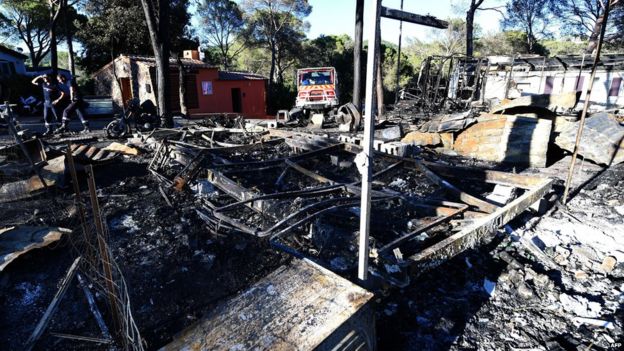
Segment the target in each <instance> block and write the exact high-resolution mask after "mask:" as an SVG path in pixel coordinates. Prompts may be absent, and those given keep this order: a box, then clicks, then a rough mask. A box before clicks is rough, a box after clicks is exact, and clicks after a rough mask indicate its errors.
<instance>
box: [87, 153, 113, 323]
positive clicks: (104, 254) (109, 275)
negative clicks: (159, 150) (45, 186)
mask: <svg viewBox="0 0 624 351" xmlns="http://www.w3.org/2000/svg"><path fill="white" fill-rule="evenodd" d="M85 170H86V172H87V180H88V184H89V196H90V197H91V206H92V208H93V220H94V222H95V231H96V233H97V243H98V250H99V255H100V259H101V260H102V273H103V275H104V279H105V286H106V295H107V297H108V305H109V308H110V311H111V316H112V320H113V325H114V327H115V328H114V330H115V332H118V331H119V330H120V327H121V323H120V316H119V308H118V305H117V300H116V296H117V292H116V288H115V283H114V281H113V270H112V265H111V261H110V256H109V252H108V248H107V246H106V242H105V241H104V240H105V238H106V236H105V235H106V234H105V231H104V222H103V221H102V216H101V214H100V204H99V202H98V198H97V189H96V187H95V178H94V174H93V166H92V165H88V166H87V167H85Z"/></svg>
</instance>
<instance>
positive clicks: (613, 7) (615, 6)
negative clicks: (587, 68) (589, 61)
mask: <svg viewBox="0 0 624 351" xmlns="http://www.w3.org/2000/svg"><path fill="white" fill-rule="evenodd" d="M607 3H608V4H609V12H610V16H611V18H613V19H614V20H615V21H614V22H613V23H614V24H617V22H618V21H620V22H621V21H622V17H623V12H624V10H622V1H620V0H604V1H600V6H599V7H598V11H597V13H599V16H598V17H597V18H596V21H595V22H594V25H593V28H592V32H591V35H590V36H589V43H588V44H587V48H586V49H585V52H586V53H592V52H593V51H594V50H595V49H596V47H597V46H598V38H599V37H600V31H601V30H602V26H607V27H606V30H607V31H608V30H609V24H608V23H604V22H605V20H604V15H605V6H606V5H607ZM615 29H616V30H615V31H613V32H611V33H610V35H609V36H605V38H604V40H605V41H606V42H611V41H613V40H614V39H619V40H620V41H622V32H621V31H620V30H618V29H621V28H615ZM605 33H607V32H605Z"/></svg>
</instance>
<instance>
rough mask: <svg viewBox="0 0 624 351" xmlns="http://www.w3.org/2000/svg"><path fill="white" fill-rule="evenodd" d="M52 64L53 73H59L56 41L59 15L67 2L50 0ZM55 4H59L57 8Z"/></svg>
mask: <svg viewBox="0 0 624 351" xmlns="http://www.w3.org/2000/svg"><path fill="white" fill-rule="evenodd" d="M49 4H50V66H51V67H52V75H54V76H56V75H57V74H58V48H57V42H56V24H57V20H58V16H59V14H60V13H61V11H63V8H64V7H65V2H63V1H61V2H59V3H58V4H57V3H54V2H53V1H52V0H50V3H49ZM55 6H58V7H56V8H55Z"/></svg>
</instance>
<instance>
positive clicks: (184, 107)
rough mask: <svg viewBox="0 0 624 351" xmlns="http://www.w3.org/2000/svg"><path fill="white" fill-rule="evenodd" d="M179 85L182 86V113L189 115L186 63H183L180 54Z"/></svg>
mask: <svg viewBox="0 0 624 351" xmlns="http://www.w3.org/2000/svg"><path fill="white" fill-rule="evenodd" d="M178 85H179V87H180V89H179V90H180V113H182V114H183V115H184V116H187V113H188V111H187V109H186V85H185V84H184V65H182V59H181V58H180V56H179V55H178Z"/></svg>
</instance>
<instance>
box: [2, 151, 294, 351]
mask: <svg viewBox="0 0 624 351" xmlns="http://www.w3.org/2000/svg"><path fill="white" fill-rule="evenodd" d="M146 162H147V160H145V159H141V158H125V159H124V158H121V159H118V160H116V161H114V162H113V163H109V164H105V165H101V166H98V167H96V168H95V179H96V183H97V187H98V196H99V199H100V205H101V206H102V210H103V213H104V215H105V218H106V221H107V224H108V228H109V236H110V246H111V248H112V252H113V255H114V259H115V260H116V262H117V264H118V265H119V267H120V268H121V271H122V272H123V274H124V276H125V280H126V283H127V285H128V289H129V292H130V301H131V306H132V309H133V314H134V318H135V320H136V323H137V325H138V326H139V328H140V331H141V335H142V337H143V338H144V339H145V340H146V342H147V349H150V350H153V349H157V348H159V347H160V346H163V345H164V344H166V343H167V342H168V341H170V340H171V338H172V337H173V336H174V334H176V333H177V332H179V331H181V330H182V329H183V328H185V327H187V326H189V325H190V324H192V323H193V322H195V321H196V320H197V319H198V318H199V317H201V316H202V315H203V313H204V312H205V311H207V310H208V309H210V307H211V306H213V305H214V304H216V303H217V302H218V301H221V300H222V299H225V298H227V297H229V296H231V295H235V294H236V293H237V292H238V291H240V290H242V289H245V288H247V287H248V286H250V285H252V284H253V283H254V282H256V281H257V280H259V279H260V278H262V277H264V276H266V275H267V274H268V273H270V272H271V271H273V270H274V269H275V268H277V267H279V266H281V265H283V264H284V263H286V262H287V261H288V259H289V258H288V257H287V256H286V255H283V254H280V253H278V252H276V251H274V250H271V249H269V248H268V247H267V246H265V245H263V244H261V243H260V242H258V241H255V240H248V238H246V237H243V236H233V237H216V236H212V235H211V234H210V233H209V231H208V230H206V229H205V226H204V223H203V222H202V221H201V220H200V219H199V218H198V215H197V214H196V212H195V207H197V203H196V201H198V200H197V199H196V198H195V197H194V196H193V195H192V194H190V193H177V192H175V191H167V196H168V197H169V198H170V201H172V202H173V203H175V207H174V208H172V207H170V206H169V205H168V204H167V202H166V201H165V200H164V198H163V196H162V195H161V193H160V191H159V189H158V186H159V184H158V183H157V182H156V181H155V180H154V179H153V177H152V176H151V175H149V173H148V171H147V169H146V166H147V164H146ZM81 189H82V190H83V192H82V196H83V197H84V198H85V199H86V198H88V192H87V191H86V189H87V186H86V184H81ZM72 199H73V192H72V191H71V187H68V188H67V189H65V190H58V191H53V192H52V193H48V194H44V195H42V196H40V197H38V198H33V199H29V200H25V201H20V202H13V203H8V204H0V211H2V213H3V214H6V216H5V215H3V216H2V219H0V227H6V226H9V225H15V224H22V225H39V226H41V225H49V226H60V227H67V228H71V229H74V230H75V231H74V234H73V235H80V234H79V225H80V224H79V222H78V220H77V218H76V216H75V213H74V212H73V210H71V209H72V208H73V206H72V205H73V202H72V201H73V200H72ZM74 239H76V240H77V239H78V238H74ZM72 243H73V240H72V238H64V239H62V240H61V241H60V242H59V243H58V244H53V245H51V246H49V247H46V248H43V249H38V250H34V251H31V252H29V253H27V254H25V255H23V256H22V257H20V258H19V259H18V260H17V261H15V262H13V263H12V264H11V265H9V266H8V267H7V268H6V269H5V270H4V271H3V272H2V273H1V275H0V310H1V311H2V313H0V340H2V347H1V349H3V350H21V349H22V347H23V345H24V343H25V341H26V340H27V339H28V337H29V335H30V333H31V332H32V330H33V329H34V327H35V325H36V324H37V322H38V320H39V319H40V318H41V316H42V315H43V313H44V311H45V309H46V308H47V307H48V304H49V303H50V301H51V300H52V298H53V296H54V294H55V293H56V290H57V284H59V282H60V281H61V280H62V278H63V276H64V275H65V272H66V271H67V269H68V268H69V266H70V265H71V263H72V261H73V259H74V257H75V256H76V251H75V250H74V249H73V244H72ZM96 299H97V300H98V305H99V306H101V310H102V313H103V314H104V315H105V316H106V313H107V311H106V309H105V306H106V300H105V297H104V296H103V295H100V294H98V295H97V296H96ZM53 332H58V333H65V334H74V335H83V336H92V337H99V338H101V337H102V336H101V333H100V331H99V329H98V327H97V324H96V322H95V319H94V317H93V316H92V315H91V313H90V312H89V308H88V304H87V300H86V298H85V295H84V294H83V292H82V290H81V288H80V286H79V284H78V281H77V279H74V280H73V281H72V283H71V284H70V286H69V288H68V290H67V293H66V295H65V296H64V297H63V299H62V301H61V303H60V305H59V307H58V309H57V311H56V313H55V314H54V316H53V318H52V320H51V322H50V324H49V326H48V328H47V333H46V334H44V336H43V337H42V338H41V339H40V341H39V342H38V343H37V345H36V347H35V349H40V350H61V349H62V350H86V349H89V350H93V349H108V348H107V346H106V345H99V346H98V344H95V343H90V342H89V343H88V342H79V341H75V340H66V339H60V338H56V337H54V336H51V334H50V333H53Z"/></svg>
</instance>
